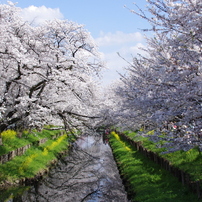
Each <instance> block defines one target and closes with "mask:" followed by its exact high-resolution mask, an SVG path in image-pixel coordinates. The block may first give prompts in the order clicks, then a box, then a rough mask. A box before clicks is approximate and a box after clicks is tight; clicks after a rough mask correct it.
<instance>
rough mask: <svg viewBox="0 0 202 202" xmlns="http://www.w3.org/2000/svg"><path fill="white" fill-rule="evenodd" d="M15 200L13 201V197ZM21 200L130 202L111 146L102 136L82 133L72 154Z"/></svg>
mask: <svg viewBox="0 0 202 202" xmlns="http://www.w3.org/2000/svg"><path fill="white" fill-rule="evenodd" d="M10 201H11V200H10ZM13 201H18V202H20V201H21V202H32V201H33V202H35V201H36V202H45V201H46V202H48V201H50V202H127V201H128V200H127V193H126V192H125V190H124V186H123V185H122V180H121V179H120V176H119V172H118V169H117V166H116V163H115V161H114V159H113V155H112V151H111V148H110V146H109V145H108V144H104V143H103V142H102V138H101V137H100V136H82V137H81V138H79V139H78V140H77V141H76V142H75V143H74V146H73V149H72V151H71V152H70V154H69V155H68V156H66V157H65V158H63V159H62V160H60V161H59V163H58V165H57V166H56V168H54V169H52V170H51V171H50V173H49V175H48V176H47V177H46V178H44V179H43V180H41V181H39V182H38V183H35V185H34V186H32V187H31V188H30V189H29V190H28V191H26V192H24V194H22V196H20V197H18V198H17V200H13Z"/></svg>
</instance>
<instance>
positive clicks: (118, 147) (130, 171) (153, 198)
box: [110, 132, 198, 202]
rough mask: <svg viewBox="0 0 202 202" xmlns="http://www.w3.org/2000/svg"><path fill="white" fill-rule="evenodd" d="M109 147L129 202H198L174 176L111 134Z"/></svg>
mask: <svg viewBox="0 0 202 202" xmlns="http://www.w3.org/2000/svg"><path fill="white" fill-rule="evenodd" d="M110 145H111V147H112V150H113V154H114V157H115V159H116V161H117V164H118V166H119V169H120V172H121V175H122V177H123V179H124V181H125V184H126V188H127V191H128V194H129V197H130V198H131V199H132V201H141V202H143V201H144V202H162V201H168V202H169V201H170V202H173V201H178V202H180V201H181V202H185V201H193V202H194V201H198V199H197V196H196V195H195V194H193V193H191V192H190V191H189V190H188V188H187V187H185V186H182V184H181V183H180V182H178V180H177V179H176V178H175V177H174V176H172V175H171V174H170V173H169V172H167V171H166V170H164V169H162V168H161V167H160V166H159V165H157V164H155V163H154V162H152V161H150V160H148V158H146V157H145V156H144V155H142V154H141V153H140V152H138V151H137V150H136V149H134V148H133V147H131V146H130V145H129V144H127V143H126V142H124V141H122V140H121V139H120V137H119V135H118V134H116V133H115V132H112V135H111V138H110Z"/></svg>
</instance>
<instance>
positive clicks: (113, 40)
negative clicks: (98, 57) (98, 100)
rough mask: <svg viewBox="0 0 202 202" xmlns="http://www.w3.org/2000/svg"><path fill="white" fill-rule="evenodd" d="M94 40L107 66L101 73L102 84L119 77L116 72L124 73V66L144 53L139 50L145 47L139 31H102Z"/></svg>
mask: <svg viewBox="0 0 202 202" xmlns="http://www.w3.org/2000/svg"><path fill="white" fill-rule="evenodd" d="M95 40H96V42H97V44H98V46H99V47H100V48H99V49H100V51H101V52H102V55H103V59H104V60H105V61H106V66H107V68H108V69H107V70H106V71H105V72H104V73H103V79H102V83H103V85H108V84H109V83H110V82H112V81H113V80H117V79H118V78H120V76H119V74H118V73H121V74H124V72H125V70H124V67H127V66H128V65H129V63H131V62H132V58H133V57H134V56H137V55H138V54H141V55H145V52H144V51H143V50H141V48H145V38H144V36H143V35H142V34H141V33H139V32H136V33H124V32H119V31H117V32H115V33H106V34H104V33H103V32H102V33H101V36H100V37H99V38H97V39H95ZM117 53H119V54H120V55H121V57H122V58H121V57H120V56H119V55H118V54H117ZM123 58H124V59H123Z"/></svg>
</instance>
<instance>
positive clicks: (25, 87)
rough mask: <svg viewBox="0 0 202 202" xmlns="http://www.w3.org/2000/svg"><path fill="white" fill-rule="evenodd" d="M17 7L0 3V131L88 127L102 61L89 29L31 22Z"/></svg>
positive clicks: (57, 22)
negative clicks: (52, 126) (56, 125)
mask: <svg viewBox="0 0 202 202" xmlns="http://www.w3.org/2000/svg"><path fill="white" fill-rule="evenodd" d="M20 12H21V9H20V8H18V7H16V6H15V5H14V4H12V3H9V5H0V26H1V29H0V30H1V31H0V37H1V41H0V72H1V81H0V84H1V87H0V94H1V97H0V110H1V111H0V130H1V131H2V130H5V129H7V128H9V127H17V128H18V129H19V128H21V127H22V128H28V127H39V128H41V127H42V126H43V125H44V124H50V123H57V121H59V123H61V121H62V122H63V123H64V125H65V127H66V129H68V130H72V128H75V127H80V128H81V127H83V126H86V127H91V126H90V120H94V121H93V122H95V119H97V118H98V117H97V116H96V112H95V110H94V106H95V105H97V104H98V103H99V99H98V96H99V93H98V92H97V85H96V77H97V76H98V75H99V72H100V70H101V69H102V68H103V64H102V62H101V60H100V57H99V53H98V51H97V47H96V45H95V43H94V41H93V39H92V37H91V35H90V33H88V32H87V31H86V30H85V29H84V27H83V25H78V24H77V23H74V22H71V21H68V20H53V21H48V22H46V23H44V24H43V25H39V26H35V27H33V26H31V25H30V24H29V23H27V22H25V21H24V20H23V19H22V18H21V17H20Z"/></svg>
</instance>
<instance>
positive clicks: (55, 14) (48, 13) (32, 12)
mask: <svg viewBox="0 0 202 202" xmlns="http://www.w3.org/2000/svg"><path fill="white" fill-rule="evenodd" d="M22 17H23V18H24V19H25V20H26V21H28V22H31V23H32V24H33V25H38V24H41V23H43V22H44V21H47V20H54V19H63V18H64V16H63V14H62V13H61V12H60V9H59V8H47V7H45V6H41V7H36V6H29V7H28V8H24V9H23V11H22Z"/></svg>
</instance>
